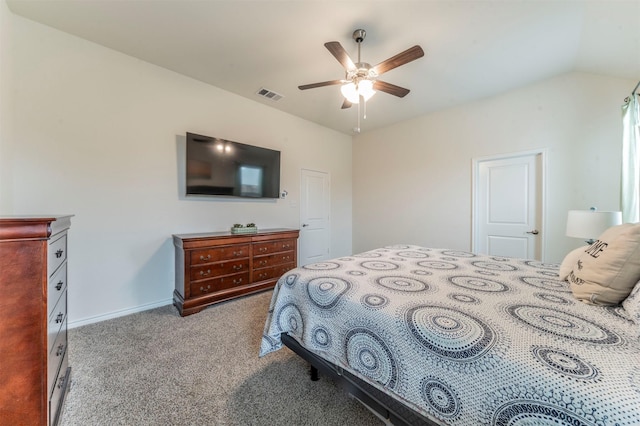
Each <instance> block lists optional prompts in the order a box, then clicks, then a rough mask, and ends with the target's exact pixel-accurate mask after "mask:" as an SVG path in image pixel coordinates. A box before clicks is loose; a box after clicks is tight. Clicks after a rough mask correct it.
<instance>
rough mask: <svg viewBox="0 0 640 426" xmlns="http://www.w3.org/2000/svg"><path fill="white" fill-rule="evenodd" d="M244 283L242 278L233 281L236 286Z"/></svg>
mask: <svg viewBox="0 0 640 426" xmlns="http://www.w3.org/2000/svg"><path fill="white" fill-rule="evenodd" d="M241 282H242V278H237V279H234V280H233V283H234V284H240V283H241Z"/></svg>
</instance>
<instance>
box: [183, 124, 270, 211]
mask: <svg viewBox="0 0 640 426" xmlns="http://www.w3.org/2000/svg"><path fill="white" fill-rule="evenodd" d="M186 159H187V167H186V171H187V173H186V174H187V175H186V183H187V191H186V194H187V195H216V196H231V197H247V198H279V197H280V151H275V150H272V149H267V148H260V147H257V146H252V145H246V144H243V143H238V142H233V141H229V140H225V139H219V138H212V137H210V136H202V135H196V134H194V133H187V155H186Z"/></svg>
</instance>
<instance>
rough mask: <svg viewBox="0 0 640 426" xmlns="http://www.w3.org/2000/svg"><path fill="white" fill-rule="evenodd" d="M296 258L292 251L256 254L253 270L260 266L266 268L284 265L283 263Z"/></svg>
mask: <svg viewBox="0 0 640 426" xmlns="http://www.w3.org/2000/svg"><path fill="white" fill-rule="evenodd" d="M294 260H295V255H294V253H293V252H292V251H285V252H282V253H277V254H272V255H269V256H256V257H255V258H254V259H253V270H254V271H255V270H256V269H260V268H266V267H269V266H275V265H282V264H283V263H291V262H293V261H294Z"/></svg>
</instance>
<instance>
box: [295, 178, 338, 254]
mask: <svg viewBox="0 0 640 426" xmlns="http://www.w3.org/2000/svg"><path fill="white" fill-rule="evenodd" d="M330 189H331V182H330V179H329V174H328V173H324V172H317V171H313V170H304V169H302V170H301V172H300V239H299V246H300V256H299V262H298V263H299V265H300V266H302V265H306V264H309V263H314V262H321V261H323V260H326V259H328V258H329V257H330V250H329V248H330V238H329V235H330V228H329V225H330V223H329V211H330V208H329V202H330V200H331V197H330Z"/></svg>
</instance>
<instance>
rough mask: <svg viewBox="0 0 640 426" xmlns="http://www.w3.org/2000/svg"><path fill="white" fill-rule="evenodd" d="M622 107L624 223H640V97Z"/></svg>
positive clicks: (633, 97)
mask: <svg viewBox="0 0 640 426" xmlns="http://www.w3.org/2000/svg"><path fill="white" fill-rule="evenodd" d="M627 100H628V102H625V104H624V105H623V106H622V194H621V204H622V205H621V208H622V221H623V222H625V223H626V222H640V146H639V145H640V95H638V94H633V95H631V96H629V97H628V98H627V99H625V101H627Z"/></svg>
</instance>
